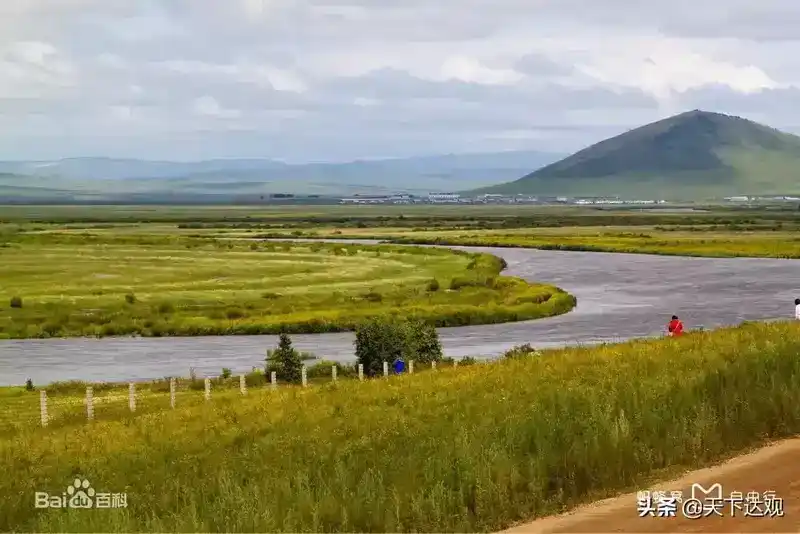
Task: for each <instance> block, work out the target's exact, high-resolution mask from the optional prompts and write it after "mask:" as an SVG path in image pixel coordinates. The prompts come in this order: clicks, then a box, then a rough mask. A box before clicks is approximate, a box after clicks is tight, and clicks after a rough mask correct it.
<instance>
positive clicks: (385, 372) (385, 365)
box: [383, 362, 389, 377]
mask: <svg viewBox="0 0 800 534" xmlns="http://www.w3.org/2000/svg"><path fill="white" fill-rule="evenodd" d="M383 376H384V377H386V376H389V362H383Z"/></svg>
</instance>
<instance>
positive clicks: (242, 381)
mask: <svg viewBox="0 0 800 534" xmlns="http://www.w3.org/2000/svg"><path fill="white" fill-rule="evenodd" d="M239 391H241V392H242V395H247V382H245V379H244V375H239Z"/></svg>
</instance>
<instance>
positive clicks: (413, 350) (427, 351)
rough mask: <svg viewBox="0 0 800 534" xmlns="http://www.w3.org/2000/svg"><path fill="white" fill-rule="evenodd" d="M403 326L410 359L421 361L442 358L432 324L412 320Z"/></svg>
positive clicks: (436, 334)
mask: <svg viewBox="0 0 800 534" xmlns="http://www.w3.org/2000/svg"><path fill="white" fill-rule="evenodd" d="M404 326H405V342H406V344H407V347H408V350H407V352H408V353H409V356H410V357H411V358H412V359H414V360H416V361H419V362H423V363H430V362H433V361H439V360H441V359H442V344H441V342H440V341H439V332H437V331H436V327H435V326H434V325H432V324H430V323H426V322H424V321H415V320H412V321H408V322H407V323H406V324H405V325H404Z"/></svg>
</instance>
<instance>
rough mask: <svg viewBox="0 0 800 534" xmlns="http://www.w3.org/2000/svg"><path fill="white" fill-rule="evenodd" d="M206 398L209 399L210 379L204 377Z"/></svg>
mask: <svg viewBox="0 0 800 534" xmlns="http://www.w3.org/2000/svg"><path fill="white" fill-rule="evenodd" d="M205 382H206V400H207V401H208V400H211V379H210V378H206V380H205Z"/></svg>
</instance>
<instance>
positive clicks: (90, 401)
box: [86, 386, 94, 421]
mask: <svg viewBox="0 0 800 534" xmlns="http://www.w3.org/2000/svg"><path fill="white" fill-rule="evenodd" d="M86 418H87V419H88V420H89V421H91V420H92V419H94V396H93V395H92V386H87V387H86Z"/></svg>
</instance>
